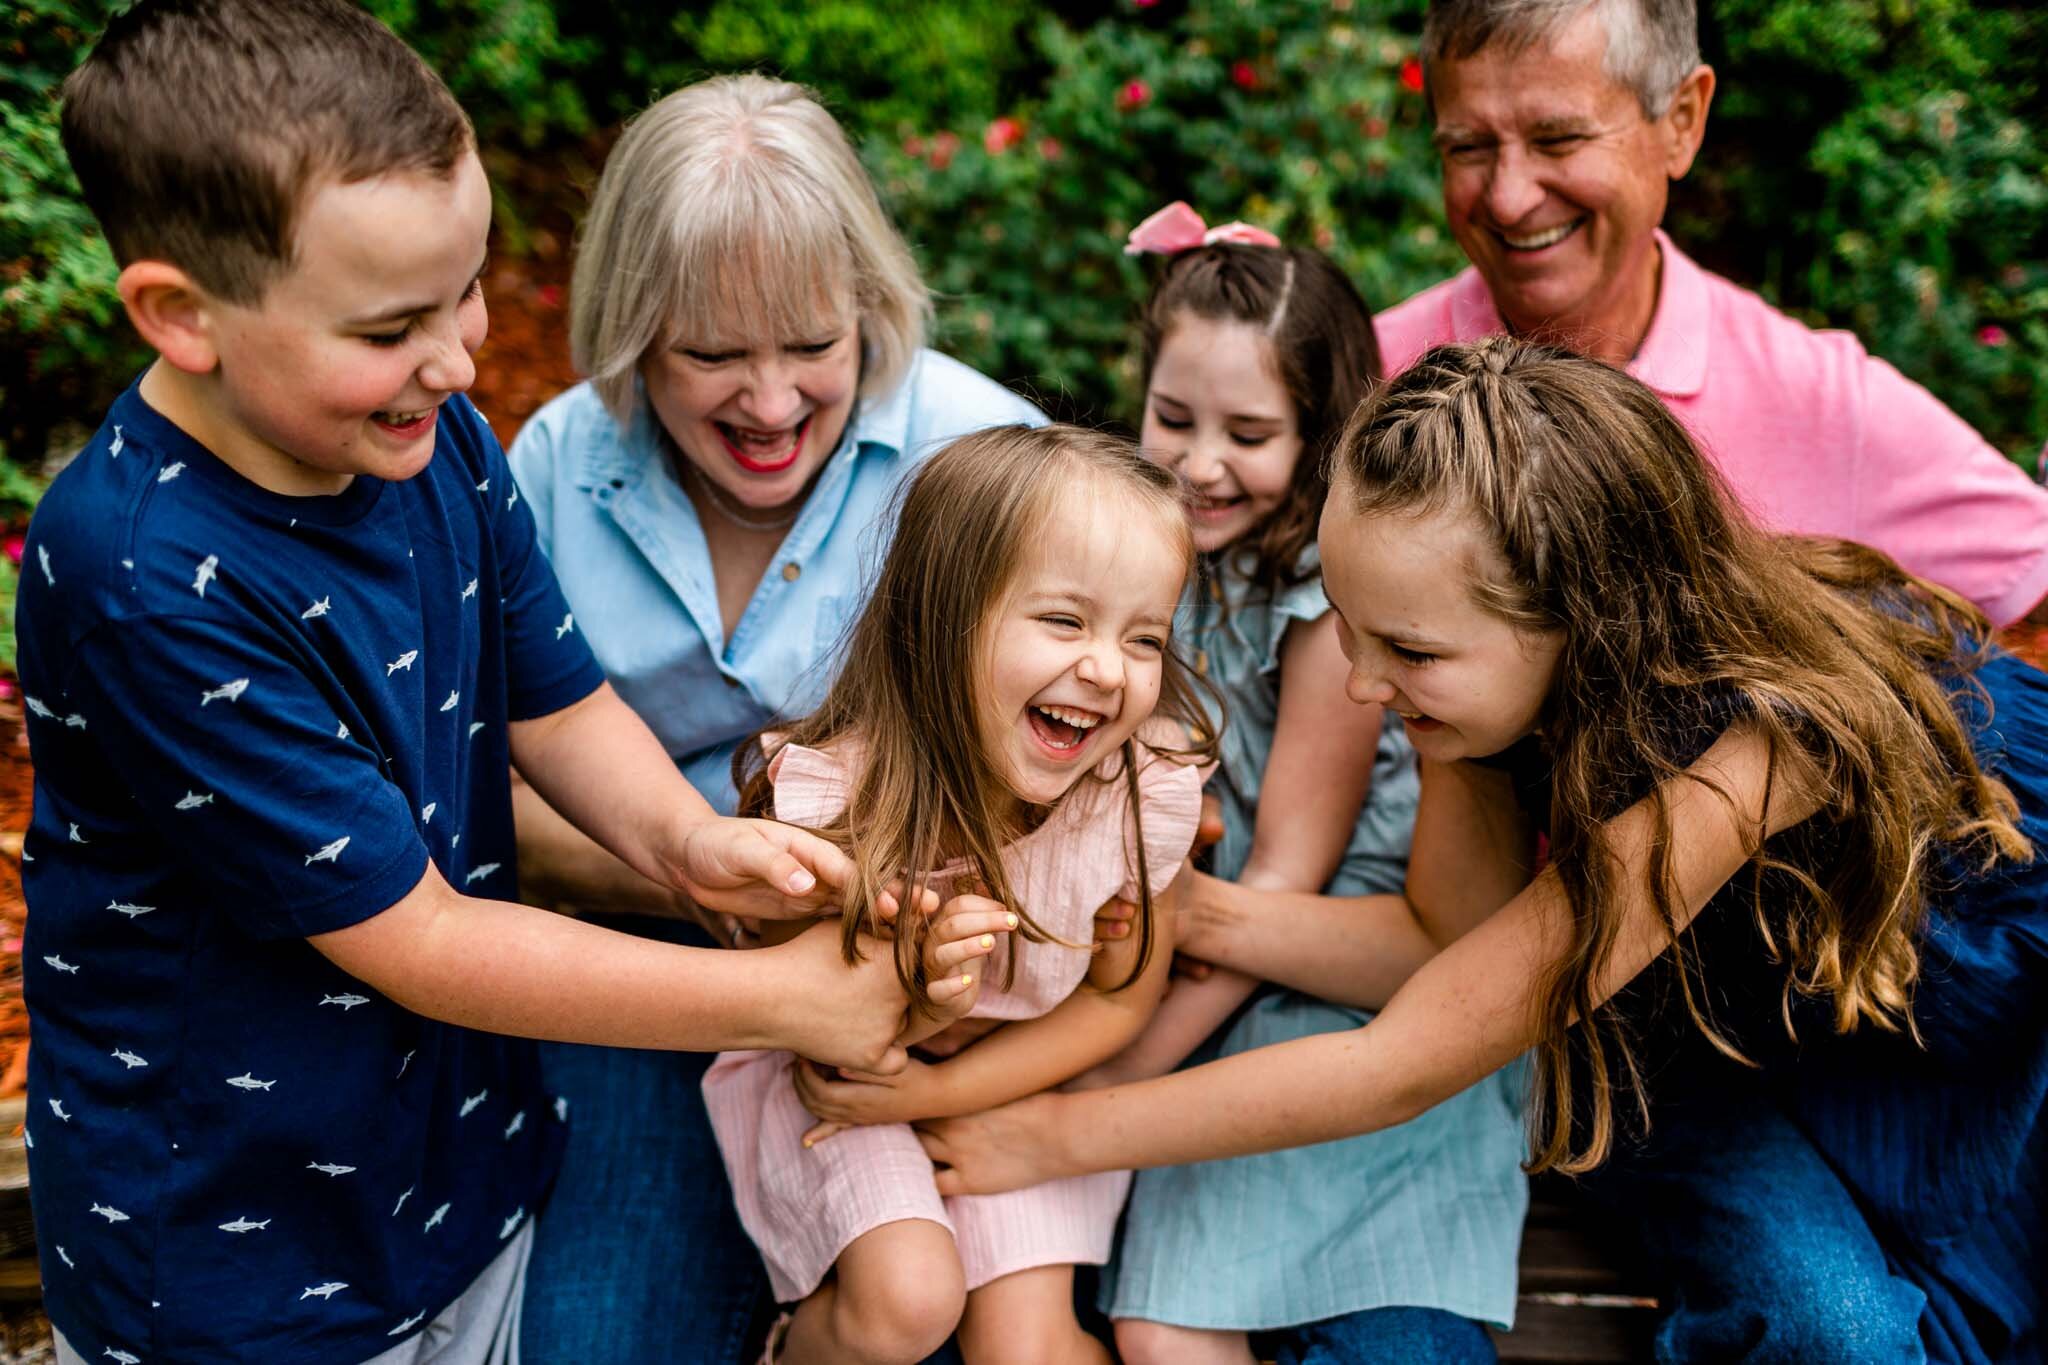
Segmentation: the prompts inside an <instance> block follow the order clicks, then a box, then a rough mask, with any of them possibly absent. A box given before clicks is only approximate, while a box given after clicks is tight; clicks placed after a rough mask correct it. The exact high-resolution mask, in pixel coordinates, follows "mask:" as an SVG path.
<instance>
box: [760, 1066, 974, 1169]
mask: <svg viewBox="0 0 2048 1365" xmlns="http://www.w3.org/2000/svg"><path fill="white" fill-rule="evenodd" d="M792 1074H793V1075H794V1076H795V1078H796V1093H797V1097H798V1098H799V1099H801V1100H802V1101H803V1102H804V1108H806V1109H808V1110H810V1111H811V1112H812V1113H813V1114H816V1115H817V1116H818V1117H819V1118H820V1119H822V1120H824V1121H823V1122H822V1123H820V1124H819V1125H818V1126H817V1127H815V1128H813V1129H811V1130H810V1131H809V1132H808V1133H805V1134H804V1146H806V1147H813V1146H816V1145H817V1144H818V1143H820V1142H823V1141H824V1140H825V1139H826V1138H828V1137H831V1136H832V1134H834V1133H837V1132H839V1131H841V1130H842V1129H846V1128H852V1127H856V1126H858V1125H861V1124H868V1123H910V1122H913V1121H915V1120H917V1119H929V1118H938V1117H940V1116H941V1115H942V1114H943V1112H944V1110H945V1100H944V1098H943V1096H942V1093H941V1092H942V1090H943V1082H941V1080H940V1079H939V1070H938V1068H937V1067H935V1066H933V1065H931V1064H930V1063H927V1062H920V1061H915V1060H913V1061H912V1062H911V1063H910V1064H909V1065H908V1066H906V1067H904V1068H903V1069H902V1070H901V1071H898V1072H897V1073H896V1074H895V1075H893V1076H882V1075H877V1074H874V1073H871V1072H863V1071H850V1070H844V1069H840V1070H834V1069H833V1068H831V1067H821V1066H818V1065H816V1064H815V1063H812V1062H807V1061H805V1060H803V1059H802V1058H798V1059H797V1062H796V1066H795V1069H794V1071H793V1072H792Z"/></svg>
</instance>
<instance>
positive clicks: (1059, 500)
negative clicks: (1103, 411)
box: [733, 426, 1214, 1004]
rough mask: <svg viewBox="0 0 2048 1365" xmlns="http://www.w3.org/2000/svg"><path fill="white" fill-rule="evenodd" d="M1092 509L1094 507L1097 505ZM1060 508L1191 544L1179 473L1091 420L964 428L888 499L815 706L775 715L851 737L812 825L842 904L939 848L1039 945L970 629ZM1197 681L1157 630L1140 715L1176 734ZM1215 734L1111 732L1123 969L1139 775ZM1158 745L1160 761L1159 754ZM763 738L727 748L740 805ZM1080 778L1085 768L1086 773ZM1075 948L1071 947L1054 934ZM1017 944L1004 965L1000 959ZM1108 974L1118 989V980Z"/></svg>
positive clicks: (872, 927) (860, 917)
mask: <svg viewBox="0 0 2048 1365" xmlns="http://www.w3.org/2000/svg"><path fill="white" fill-rule="evenodd" d="M1105 505H1106V506H1105ZM1075 507H1093V508H1096V509H1097V510H1098V511H1099V512H1102V513H1103V514H1106V515H1124V516H1127V517H1132V518H1143V517H1145V516H1148V515H1149V516H1150V517H1152V518H1153V520H1154V521H1155V522H1156V523H1157V525H1158V527H1159V529H1160V531H1161V532H1162V533H1163V534H1164V535H1166V536H1168V537H1169V538H1170V539H1171V540H1172V542H1173V543H1174V544H1175V545H1176V546H1177V547H1178V548H1179V550H1180V553H1181V554H1182V555H1183V557H1184V558H1183V561H1182V562H1183V564H1184V565H1188V566H1191V565H1192V563H1193V560H1194V547H1193V544H1192V543H1191V541H1190V540H1189V537H1188V529H1187V514H1186V511H1185V509H1184V507H1183V505H1182V501H1181V492H1180V486H1179V483H1178V481H1177V480H1176V479H1175V478H1174V476H1173V475H1172V474H1170V473H1169V472H1167V471H1166V470H1164V469H1162V468H1161V467H1159V466H1158V465H1155V464H1153V463H1151V462H1150V461H1148V460H1146V459H1144V458H1143V457H1142V456H1140V455H1139V454H1138V452H1137V447H1136V446H1134V445H1133V444H1132V443H1131V442H1129V441H1126V440H1123V439H1122V438H1120V437H1117V436H1112V435H1110V434H1108V433H1106V432H1100V431H1091V430H1089V429H1087V428H1084V427H1071V426H1045V427H1025V426H1004V427H991V428H989V429H987V430H985V431H979V432H975V433H974V434H972V435H969V436H963V437H961V438H960V439H958V440H956V441H954V442H953V443H951V444H950V445H948V446H946V447H945V448H944V449H942V450H940V451H938V452H937V453H936V454H934V455H932V456H931V457H930V458H929V459H928V460H926V461H925V463H924V465H923V467H922V468H921V469H919V471H918V473H917V476H916V478H914V479H913V480H912V481H911V483H910V487H909V490H908V492H907V493H906V494H905V496H904V499H903V507H902V513H901V515H900V517H899V518H898V519H897V525H898V527H899V529H898V531H897V533H896V538H895V540H894V542H893V543H892V544H891V545H890V547H889V553H888V556H887V557H886V558H885V560H884V561H883V564H882V569H881V573H880V576H879V577H878V578H877V580H876V583H875V589H874V593H873V595H872V596H871V597H869V599H868V604H867V606H866V608H865V609H864V610H863V611H862V612H861V614H860V617H859V619H858V620H856V621H855V623H854V625H853V628H852V632H851V634H850V635H849V637H848V640H847V644H846V648H845V652H844V659H843V662H842V663H841V665H840V668H839V672H838V673H837V675H836V676H835V677H834V679H833V682H832V686H831V689H830V691H828V692H827V694H826V696H825V700H824V703H823V704H822V705H821V706H819V708H818V709H817V710H816V711H814V712H812V713H811V714H810V715H808V716H806V717H804V718H803V719H802V720H799V721H797V722H795V723H794V724H790V725H784V726H778V727H776V731H775V733H776V735H777V743H776V745H775V749H776V750H779V749H780V747H781V746H782V745H783V744H800V745H803V746H805V747H806V748H813V749H821V748H829V747H831V746H833V745H835V744H839V743H842V742H844V741H846V740H849V739H855V740H857V741H858V743H859V745H860V754H861V759H860V763H861V768H860V772H859V774H858V776H857V777H856V778H855V780H854V786H853V791H852V794H851V796H850V798H849V800H848V801H847V803H846V809H845V813H844V814H842V815H840V816H839V818H838V819H836V820H834V821H833V822H832V823H831V824H829V825H827V826H825V827H823V828H822V829H820V830H818V831H817V832H818V833H819V834H821V835H823V836H824V837H826V838H828V839H831V840H832V841H833V842H835V843H837V844H838V845H839V846H840V847H842V848H844V849H846V850H847V851H848V852H849V854H850V855H851V856H852V858H853V862H854V869H855V872H854V880H853V882H852V885H851V886H850V887H849V892H850V895H849V898H848V900H849V904H851V905H854V906H860V907H872V906H873V905H874V904H875V902H876V900H877V899H878V898H879V897H880V896H881V894H882V892H883V891H884V890H885V889H886V888H887V887H888V886H889V885H890V883H892V882H896V881H898V880H899V879H901V880H906V881H909V882H911V883H912V884H913V885H921V884H922V883H923V881H924V879H925V878H926V877H928V876H929V874H930V873H931V872H932V871H933V870H935V869H937V868H938V867H940V866H941V864H942V863H945V862H946V861H948V860H949V859H955V858H957V859H958V861H959V863H960V864H961V865H962V868H963V871H962V877H963V880H964V881H965V882H968V883H972V882H979V883H980V884H981V885H982V886H984V887H985V888H987V894H988V895H990V896H991V897H993V898H994V899H995V900H998V901H1000V902H1002V903H1003V904H1004V905H1005V906H1007V907H1008V908H1009V909H1010V910H1012V911H1014V912H1015V913H1016V915H1017V919H1018V921H1019V927H1020V932H1021V933H1022V935H1023V936H1024V937H1025V938H1026V939H1029V940H1031V941H1033V942H1040V943H1043V942H1055V941H1060V940H1056V939H1055V938H1054V936H1053V935H1051V934H1049V933H1048V932H1047V931H1046V930H1045V929H1044V928H1043V927H1042V926H1041V925H1039V924H1038V923H1037V922H1036V921H1035V920H1034V919H1033V918H1032V916H1031V912H1030V909H1029V907H1027V906H1025V905H1023V904H1021V903H1019V901H1018V900H1017V897H1016V895H1015V893H1014V890H1013V888H1012V887H1011V885H1010V880H1009V877H1008V875H1007V874H1006V873H1005V872H1004V870H1003V862H1002V857H1001V851H1002V848H1003V846H1004V845H1005V844H1006V843H1009V842H1011V840H1013V839H1014V838H1015V837H1016V834H1017V831H1016V830H1015V829H1014V828H1011V827H1010V824H1009V821H1008V819H1007V817H1006V816H1005V815H1004V812H1005V811H1008V810H1010V809H1012V808H1013V806H1014V797H1013V795H1012V793H1011V792H1010V790H1009V788H1008V785H1007V784H1006V782H1005V781H1004V778H1003V775H1002V773H1001V772H1000V771H999V770H998V768H997V767H996V765H995V764H994V763H993V762H991V761H990V758H989V755H988V754H987V752H986V751H985V748H984V745H983V740H982V730H983V722H982V717H983V698H984V697H985V696H986V695H987V691H988V687H989V679H988V678H987V676H986V674H987V664H986V659H985V651H984V648H983V645H984V632H983V631H982V629H981V624H982V622H983V621H984V620H987V619H988V618H989V617H990V616H991V615H992V614H993V613H994V611H995V610H996V608H997V607H998V604H999V603H1000V601H1001V599H1002V597H1003V594H1004V593H1005V592H1006V591H1008V589H1009V587H1010V585H1011V583H1012V581H1013V580H1014V579H1015V577H1016V574H1017V571H1018V569H1019V567H1020V566H1021V565H1022V564H1023V563H1024V562H1025V560H1026V557H1027V555H1028V553H1029V551H1030V547H1031V546H1032V545H1033V543H1034V542H1035V541H1036V540H1037V539H1038V538H1039V537H1040V536H1041V534H1042V531H1043V528H1044V527H1045V526H1046V525H1047V523H1048V521H1049V520H1050V518H1051V517H1053V516H1054V515H1056V514H1063V509H1068V511H1067V512H1066V513H1065V514H1070V509H1072V508H1075ZM1203 686H1205V685H1204V684H1203V683H1202V682H1201V681H1200V679H1199V678H1198V677H1197V676H1196V674H1195V673H1194V671H1193V670H1192V669H1190V668H1188V667H1187V666H1186V664H1185V663H1183V662H1182V660H1181V659H1180V657H1179V655H1177V654H1176V653H1175V652H1174V650H1173V648H1172V645H1171V642H1170V641H1169V643H1168V647H1167V649H1166V651H1165V658H1164V670H1163V674H1162V677H1161V683H1160V690H1159V702H1158V706H1157V708H1156V709H1155V711H1154V713H1153V714H1154V715H1155V716H1157V717H1160V718H1163V719H1166V720H1171V721H1177V722H1179V723H1180V725H1181V727H1182V728H1183V729H1184V730H1185V731H1187V732H1188V733H1190V734H1197V733H1200V731H1201V730H1202V728H1204V727H1206V726H1207V724H1208V721H1207V719H1206V717H1205V714H1204V710H1203V706H1202V696H1201V695H1198V693H1197V688H1199V687H1203ZM1213 754H1214V740H1213V739H1209V738H1207V737H1205V738H1204V739H1203V740H1202V741H1201V742H1200V743H1199V744H1196V745H1193V746H1192V747H1188V748H1176V749H1171V750H1166V749H1156V748H1154V747H1153V746H1151V745H1148V744H1146V743H1144V742H1142V741H1126V742H1125V744H1124V747H1123V754H1122V763H1121V765H1120V769H1119V773H1118V777H1119V778H1120V779H1121V780H1122V781H1123V783H1124V784H1125V788H1126V791H1127V793H1128V797H1129V804H1130V810H1131V820H1132V827H1133V828H1134V829H1136V830H1137V831H1138V842H1139V845H1140V846H1139V847H1138V848H1136V849H1132V850H1129V853H1128V857H1129V861H1130V863H1131V865H1132V867H1133V869H1134V870H1135V873H1136V876H1137V881H1138V888H1139V892H1140V900H1141V901H1142V905H1141V907H1140V914H1139V939H1138V965H1137V967H1136V968H1134V969H1133V971H1132V974H1131V978H1130V979H1131V980H1135V979H1136V977H1137V975H1138V974H1139V973H1140V972H1142V971H1143V970H1144V966H1145V963H1146V961H1147V959H1148V958H1149V957H1150V955H1151V950H1152V888H1151V880H1150V876H1149V874H1148V873H1147V871H1146V865H1145V858H1144V856H1143V848H1142V846H1143V841H1144V831H1143V827H1142V824H1140V823H1139V813H1138V810H1139V803H1138V771H1139V769H1140V768H1141V767H1142V766H1144V765H1146V764H1150V763H1157V762H1170V761H1183V762H1187V761H1195V760H1197V759H1213ZM1162 755H1164V757H1162ZM773 758H774V751H771V750H768V749H767V748H766V747H765V746H764V743H763V742H761V741H760V737H758V736H757V737H756V740H755V742H750V743H747V744H743V745H741V746H740V749H739V751H738V752H737V753H736V754H735V755H734V756H733V783H734V785H735V786H736V787H737V788H738V789H739V793H740V807H739V808H740V812H741V813H742V814H745V815H760V816H770V815H772V814H773V812H774V804H775V802H774V795H775V794H774V789H773V786H772V784H771V783H770V781H769V779H768V765H769V763H770V762H771V761H772V760H773ZM1082 780H1083V781H1093V780H1097V779H1095V777H1094V776H1093V775H1092V774H1091V775H1090V776H1088V777H1084V778H1083V779H1082ZM879 928H880V926H879V925H878V924H877V923H876V921H875V919H874V917H873V912H872V910H871V909H869V910H867V911H866V912H864V913H859V914H855V913H849V914H848V915H847V916H846V917H845V935H846V953H847V958H848V960H849V961H851V960H852V959H853V957H854V955H855V953H856V952H857V935H858V934H860V933H875V932H877V931H878V929H879ZM922 928H923V926H922V924H921V923H918V922H908V923H906V924H903V925H899V926H898V929H897V932H896V934H895V945H896V966H897V971H898V973H899V974H900V975H901V977H902V979H903V982H904V985H905V987H906V988H907V989H908V990H910V991H911V993H912V994H913V995H914V996H915V997H916V998H917V1000H918V1001H919V1003H920V1004H926V1003H929V1000H930V997H929V995H928V994H927V992H926V982H925V980H924V972H923V965H922V964H923V943H924V934H923V932H922ZM1069 946H1084V945H1069ZM1016 957H1017V955H1016V954H1014V953H1013V954H1012V955H1011V958H1010V962H1011V965H1012V967H1013V968H1014V965H1015V962H1016ZM1124 984H1126V985H1127V984H1129V982H1128V981H1126V982H1125V983H1124Z"/></svg>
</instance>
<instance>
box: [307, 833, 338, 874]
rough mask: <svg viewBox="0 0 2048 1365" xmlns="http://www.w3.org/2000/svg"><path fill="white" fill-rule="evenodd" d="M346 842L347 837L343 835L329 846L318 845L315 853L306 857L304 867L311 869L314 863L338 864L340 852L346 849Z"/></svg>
mask: <svg viewBox="0 0 2048 1365" xmlns="http://www.w3.org/2000/svg"><path fill="white" fill-rule="evenodd" d="M348 841H349V836H348V835H346V834H344V835H342V836H341V837H340V838H339V839H336V840H335V841H334V842H333V843H331V844H322V845H320V847H319V849H318V850H317V851H315V852H312V853H308V854H307V855H306V866H307V867H311V866H312V865H313V864H314V863H339V862H340V861H341V851H342V850H343V849H345V848H347V847H348Z"/></svg>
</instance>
